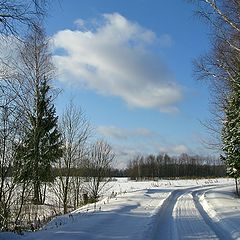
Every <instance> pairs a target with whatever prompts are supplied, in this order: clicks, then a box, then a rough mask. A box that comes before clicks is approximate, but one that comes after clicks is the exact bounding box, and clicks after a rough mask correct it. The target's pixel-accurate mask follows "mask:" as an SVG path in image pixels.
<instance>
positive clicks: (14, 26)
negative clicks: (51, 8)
mask: <svg viewBox="0 0 240 240" xmlns="http://www.w3.org/2000/svg"><path fill="white" fill-rule="evenodd" d="M45 5H46V1H45V0H26V1H24V0H15V1H12V0H0V33H1V34H3V35H15V36H16V35H18V34H19V32H23V27H25V26H28V27H30V26H31V25H32V24H33V23H34V22H35V21H36V19H38V20H39V18H41V17H43V16H44V14H45Z"/></svg>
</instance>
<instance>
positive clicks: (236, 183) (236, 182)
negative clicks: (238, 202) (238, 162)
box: [235, 178, 239, 196]
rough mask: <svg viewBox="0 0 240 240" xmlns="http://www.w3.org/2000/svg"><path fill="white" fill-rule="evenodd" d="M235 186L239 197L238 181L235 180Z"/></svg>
mask: <svg viewBox="0 0 240 240" xmlns="http://www.w3.org/2000/svg"><path fill="white" fill-rule="evenodd" d="M235 185H236V194H237V195H238V196H239V191H238V179H237V178H235Z"/></svg>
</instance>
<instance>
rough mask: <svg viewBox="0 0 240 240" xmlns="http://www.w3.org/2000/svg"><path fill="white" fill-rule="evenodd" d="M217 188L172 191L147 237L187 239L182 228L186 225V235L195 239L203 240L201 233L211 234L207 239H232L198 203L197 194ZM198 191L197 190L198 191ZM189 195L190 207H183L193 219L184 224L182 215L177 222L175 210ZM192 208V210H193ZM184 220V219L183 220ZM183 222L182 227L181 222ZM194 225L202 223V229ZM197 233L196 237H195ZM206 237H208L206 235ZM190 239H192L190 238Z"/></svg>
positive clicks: (169, 239) (156, 216) (153, 239)
mask: <svg viewBox="0 0 240 240" xmlns="http://www.w3.org/2000/svg"><path fill="white" fill-rule="evenodd" d="M213 187H216V186H208V188H207V189H203V188H201V187H199V186H198V187H192V188H187V189H178V190H174V191H172V193H171V194H170V195H169V197H168V198H167V199H166V200H165V201H164V202H163V204H162V206H161V208H160V209H159V211H158V213H157V214H156V215H155V216H154V222H153V226H152V228H151V231H147V234H148V235H146V237H147V239H151V240H160V239H163V240H176V239H186V238H187V234H186V238H184V237H183V236H182V237H181V236H180V235H179V234H181V231H178V229H180V230H181V227H182V226H183V225H184V228H185V229H184V231H185V233H189V234H192V235H191V237H193V238H194V239H203V238H202V237H203V235H201V234H200V231H202V230H203V231H204V232H205V233H207V234H208V233H211V234H209V236H208V238H207V239H220V240H226V239H232V238H231V235H230V234H229V233H227V232H226V231H224V230H223V229H222V228H221V227H220V226H219V225H218V224H217V223H215V222H213V221H212V219H211V218H210V217H209V216H208V214H207V213H206V212H205V211H204V209H203V207H202V206H201V204H200V202H199V201H198V197H197V193H200V192H204V191H206V190H208V189H211V188H213ZM196 189H197V190H196ZM187 194H190V196H191V197H190V198H191V199H190V203H191V204H190V205H191V206H190V205H189V203H187V202H185V203H182V204H185V206H184V205H183V206H182V207H183V208H185V209H184V211H185V212H187V211H189V212H188V215H189V216H191V214H192V216H191V217H192V219H190V218H189V219H188V221H186V222H185V223H183V221H184V220H186V219H184V216H181V213H180V215H179V216H178V217H179V221H176V219H174V217H173V210H174V208H175V207H176V204H177V202H178V200H179V199H180V198H184V196H186V195H187ZM191 207H192V209H191ZM181 218H182V219H181ZM181 221H182V226H180V225H181V224H179V222H181ZM194 223H196V224H197V223H200V225H201V229H200V228H198V227H197V226H194ZM194 233H195V235H194ZM205 236H206V235H205ZM188 239H190V238H188Z"/></svg>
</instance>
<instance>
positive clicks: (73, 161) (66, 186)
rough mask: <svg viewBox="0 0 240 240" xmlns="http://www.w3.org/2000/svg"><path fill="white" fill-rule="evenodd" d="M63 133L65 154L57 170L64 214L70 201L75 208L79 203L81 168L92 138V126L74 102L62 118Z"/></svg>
mask: <svg viewBox="0 0 240 240" xmlns="http://www.w3.org/2000/svg"><path fill="white" fill-rule="evenodd" d="M60 124H61V132H62V139H63V143H64V154H63V157H62V159H60V160H59V162H58V165H57V168H58V169H59V178H60V182H61V184H60V186H59V187H60V191H59V193H60V195H61V199H62V204H63V209H64V213H67V211H68V204H69V202H70V199H72V198H73V199H74V200H75V201H74V205H75V207H76V206H77V205H78V203H79V194H80V185H81V180H80V176H79V172H77V171H79V168H80V167H81V164H82V159H83V157H84V155H85V154H86V153H85V151H86V143H87V140H88V138H89V136H90V133H91V129H90V124H89V122H88V120H87V119H86V117H85V116H84V113H83V112H82V110H81V109H79V108H77V107H76V106H74V104H73V102H70V104H69V105H68V106H67V107H66V109H65V111H64V113H63V115H62V118H61V123H60Z"/></svg>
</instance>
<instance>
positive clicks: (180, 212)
mask: <svg viewBox="0 0 240 240" xmlns="http://www.w3.org/2000/svg"><path fill="white" fill-rule="evenodd" d="M222 181H223V180H222ZM224 181H225V182H224ZM224 181H223V182H222V183H218V182H215V183H216V184H215V185H213V184H214V183H213V184H212V183H209V182H208V183H205V182H204V181H202V182H201V183H199V181H194V180H192V181H189V182H187V181H186V182H184V181H183V180H182V181H181V180H179V181H178V182H177V181H176V182H173V181H172V182H170V181H165V182H164V181H161V182H160V183H157V184H156V183H154V182H152V183H146V182H142V183H139V182H131V183H128V182H126V183H125V187H127V188H125V187H124V184H119V189H122V190H123V189H126V191H125V190H124V191H122V190H121V191H120V192H119V194H118V195H117V196H116V197H114V198H111V199H109V198H108V199H107V200H106V199H103V200H102V201H101V202H99V203H97V206H96V208H95V209H96V210H94V209H93V206H92V205H88V206H84V207H82V208H80V209H79V210H77V211H75V212H74V213H73V218H70V217H69V216H68V215H65V216H60V217H58V218H56V219H55V220H53V221H52V222H50V223H49V224H48V225H47V226H46V227H45V229H43V230H41V231H38V232H33V233H26V234H24V236H12V235H11V236H10V237H9V236H8V235H1V234H0V239H1V240H2V239H4V240H5V239H7V240H9V239H14V240H15V239H16V240H32V239H34V240H65V239H69V240H75V239H76V240H100V239H101V240H107V239H128V240H136V239H138V240H140V239H141V240H161V239H162V240H182V239H220V240H223V239H224V240H229V239H240V228H239V226H240V199H236V198H235V197H234V194H233V193H232V192H231V191H232V189H233V188H232V183H231V184H229V182H227V180H224ZM115 189H116V188H115ZM116 191H117V190H116Z"/></svg>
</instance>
